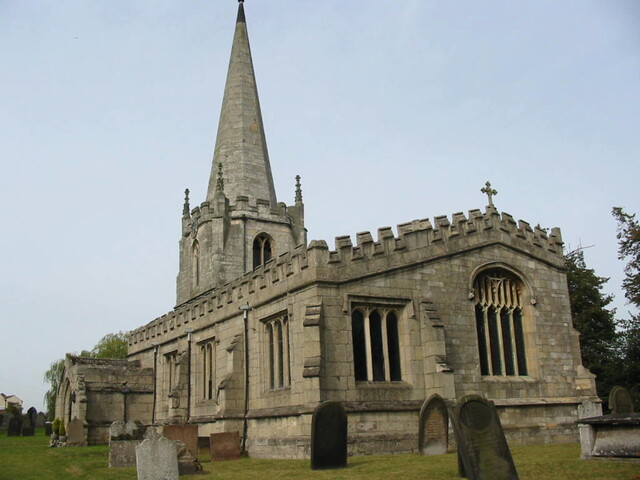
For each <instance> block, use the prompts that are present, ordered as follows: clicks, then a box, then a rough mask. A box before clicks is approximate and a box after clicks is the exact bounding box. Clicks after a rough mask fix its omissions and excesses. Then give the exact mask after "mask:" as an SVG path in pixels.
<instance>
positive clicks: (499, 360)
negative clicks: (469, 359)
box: [473, 269, 527, 375]
mask: <svg viewBox="0 0 640 480" xmlns="http://www.w3.org/2000/svg"><path fill="white" fill-rule="evenodd" d="M473 288H474V298H475V313H476V329H477V333H478V350H479V356H480V371H481V373H482V375H527V358H526V350H525V341H524V326H523V314H522V290H523V284H522V282H521V281H520V280H519V279H518V278H517V277H516V276H515V275H513V274H511V273H509V272H508V271H506V270H504V269H492V270H485V271H484V272H482V273H480V274H479V275H478V276H477V277H476V279H475V282H474V286H473Z"/></svg>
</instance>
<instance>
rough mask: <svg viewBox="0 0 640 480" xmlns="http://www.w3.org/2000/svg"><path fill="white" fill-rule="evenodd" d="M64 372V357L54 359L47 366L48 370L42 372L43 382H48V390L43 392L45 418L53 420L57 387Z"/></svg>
mask: <svg viewBox="0 0 640 480" xmlns="http://www.w3.org/2000/svg"><path fill="white" fill-rule="evenodd" d="M63 372H64V359H62V358H61V359H60V360H56V361H55V362H52V363H51V365H50V366H49V370H47V371H46V372H44V382H45V383H48V384H49V390H47V392H46V393H45V394H44V405H45V407H46V408H47V418H48V419H49V420H53V417H54V416H55V414H56V397H57V395H58V387H59V386H60V382H61V381H62V373H63Z"/></svg>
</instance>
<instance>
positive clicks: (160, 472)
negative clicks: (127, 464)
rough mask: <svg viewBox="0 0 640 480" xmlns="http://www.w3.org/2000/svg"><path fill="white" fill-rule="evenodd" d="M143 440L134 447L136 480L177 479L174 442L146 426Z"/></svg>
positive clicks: (176, 459) (176, 453)
mask: <svg viewBox="0 0 640 480" xmlns="http://www.w3.org/2000/svg"><path fill="white" fill-rule="evenodd" d="M144 438H145V439H144V441H143V442H142V443H141V444H140V445H138V446H137V447H136V468H137V471H138V480H178V476H179V473H178V449H177V447H176V444H175V442H173V441H172V440H169V439H168V438H165V437H161V436H160V435H159V434H158V432H157V431H156V429H155V428H153V427H149V428H147V431H146V433H145V434H144Z"/></svg>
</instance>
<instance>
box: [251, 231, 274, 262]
mask: <svg viewBox="0 0 640 480" xmlns="http://www.w3.org/2000/svg"><path fill="white" fill-rule="evenodd" d="M273 251H274V246H273V239H272V238H271V237H270V236H269V235H267V234H266V233H261V234H260V235H258V236H257V237H256V238H255V239H254V240H253V268H257V267H259V266H260V265H264V264H265V263H267V262H268V261H269V260H271V258H272V257H273Z"/></svg>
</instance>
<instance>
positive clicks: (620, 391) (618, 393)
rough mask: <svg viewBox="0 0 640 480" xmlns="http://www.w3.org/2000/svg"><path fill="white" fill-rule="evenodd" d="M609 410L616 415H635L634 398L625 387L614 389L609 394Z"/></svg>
mask: <svg viewBox="0 0 640 480" xmlns="http://www.w3.org/2000/svg"><path fill="white" fill-rule="evenodd" d="M609 409H610V410H611V413H612V414H614V415H617V414H626V413H633V410H634V406H633V398H631V394H630V393H629V390H627V389H626V388H624V387H620V386H617V387H613V388H612V389H611V392H609Z"/></svg>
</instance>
